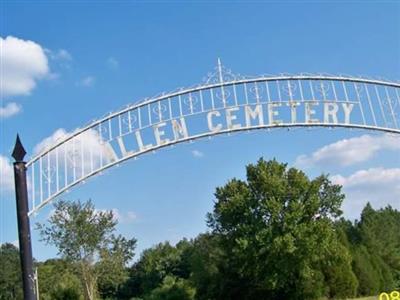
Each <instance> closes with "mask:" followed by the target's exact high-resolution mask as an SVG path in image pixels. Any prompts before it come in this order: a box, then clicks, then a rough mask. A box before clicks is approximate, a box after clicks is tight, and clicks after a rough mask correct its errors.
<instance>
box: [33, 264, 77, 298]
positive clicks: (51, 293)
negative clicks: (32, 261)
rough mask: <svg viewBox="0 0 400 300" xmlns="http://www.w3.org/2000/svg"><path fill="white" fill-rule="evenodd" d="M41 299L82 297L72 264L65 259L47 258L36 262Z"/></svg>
mask: <svg viewBox="0 0 400 300" xmlns="http://www.w3.org/2000/svg"><path fill="white" fill-rule="evenodd" d="M37 268H38V279H39V294H40V299H41V300H54V299H57V300H61V299H63V300H67V299H71V300H79V299H81V298H82V297H83V291H82V287H81V285H80V281H79V278H78V276H76V275H75V274H74V265H72V264H71V263H70V262H69V261H67V260H65V259H49V260H46V261H45V262H40V263H38V264H37Z"/></svg>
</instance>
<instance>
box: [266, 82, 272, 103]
mask: <svg viewBox="0 0 400 300" xmlns="http://www.w3.org/2000/svg"><path fill="white" fill-rule="evenodd" d="M265 88H266V89H267V97H268V98H267V99H268V102H271V94H270V93H269V86H268V81H265Z"/></svg>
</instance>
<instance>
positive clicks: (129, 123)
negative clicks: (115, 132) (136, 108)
mask: <svg viewBox="0 0 400 300" xmlns="http://www.w3.org/2000/svg"><path fill="white" fill-rule="evenodd" d="M128 128H129V132H132V111H131V110H129V111H128Z"/></svg>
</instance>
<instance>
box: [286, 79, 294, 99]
mask: <svg viewBox="0 0 400 300" xmlns="http://www.w3.org/2000/svg"><path fill="white" fill-rule="evenodd" d="M287 85H288V93H289V99H290V101H293V95H292V87H291V85H290V80H288V81H287Z"/></svg>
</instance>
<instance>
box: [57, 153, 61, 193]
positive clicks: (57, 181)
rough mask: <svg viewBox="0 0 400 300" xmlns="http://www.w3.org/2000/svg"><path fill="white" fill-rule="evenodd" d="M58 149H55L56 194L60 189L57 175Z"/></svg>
mask: <svg viewBox="0 0 400 300" xmlns="http://www.w3.org/2000/svg"><path fill="white" fill-rule="evenodd" d="M58 148H59V147H57V148H56V190H57V192H58V191H59V189H60V182H59V173H58V168H59V167H58Z"/></svg>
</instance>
